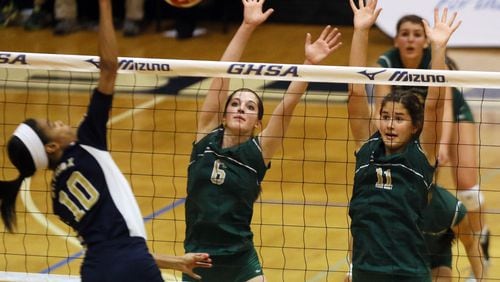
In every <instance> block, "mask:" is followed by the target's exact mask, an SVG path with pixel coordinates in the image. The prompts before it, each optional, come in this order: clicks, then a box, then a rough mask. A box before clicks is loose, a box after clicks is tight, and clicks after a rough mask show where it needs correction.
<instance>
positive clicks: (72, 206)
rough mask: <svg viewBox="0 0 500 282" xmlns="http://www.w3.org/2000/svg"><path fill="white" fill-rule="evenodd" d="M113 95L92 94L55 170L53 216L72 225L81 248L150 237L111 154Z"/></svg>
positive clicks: (130, 190)
mask: <svg viewBox="0 0 500 282" xmlns="http://www.w3.org/2000/svg"><path fill="white" fill-rule="evenodd" d="M112 99H113V97H112V96H111V95H104V94H102V93H99V92H98V91H97V90H95V91H94V94H93V95H92V99H91V101H90V105H89V107H88V112H87V115H86V117H85V119H84V120H83V122H82V123H81V125H80V127H79V129H78V141H77V142H75V143H74V144H72V145H71V146H70V147H69V148H67V149H66V150H65V152H64V154H63V156H62V159H61V161H60V163H59V165H58V166H57V168H56V169H55V170H54V174H53V179H52V191H53V194H52V197H53V208H54V213H55V214H57V215H58V216H59V217H60V219H61V220H62V221H64V222H65V223H66V224H68V225H69V226H71V227H72V228H73V229H74V230H75V231H76V232H77V233H78V236H79V237H80V239H81V240H82V243H83V244H87V245H88V244H97V243H100V242H102V241H106V240H111V239H117V238H124V237H142V238H144V239H145V238H146V232H145V229H144V223H143V220H142V216H141V212H140V210H139V207H138V205H137V202H136V200H135V198H134V195H133V193H132V189H131V188H130V185H129V183H128V181H127V180H126V178H125V176H124V175H123V174H122V172H121V171H120V169H119V168H118V167H117V165H116V164H115V162H114V161H113V159H112V158H111V154H110V153H109V152H108V151H107V142H106V123H107V122H108V118H109V110H110V108H111V104H112Z"/></svg>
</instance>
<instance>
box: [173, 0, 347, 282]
mask: <svg viewBox="0 0 500 282" xmlns="http://www.w3.org/2000/svg"><path fill="white" fill-rule="evenodd" d="M242 2H243V5H244V19H243V23H242V24H241V26H240V27H239V29H238V31H237V32H236V34H235V35H234V37H233V39H232V40H231V42H230V43H229V45H228V47H227V48H226V50H225V52H224V54H223V55H222V58H221V61H233V62H234V61H239V60H240V58H241V55H242V52H243V50H244V47H245V45H246V43H247V41H248V40H249V38H250V36H251V34H252V33H253V31H254V30H255V28H256V27H257V26H259V25H260V24H261V23H263V22H264V21H265V20H266V19H267V18H268V17H269V15H270V14H271V13H272V10H271V9H270V10H267V11H266V12H263V11H262V5H263V4H264V2H265V1H264V0H260V1H259V0H243V1H242ZM339 39H340V34H339V33H338V31H337V29H332V28H331V27H329V26H328V27H326V28H325V29H324V30H323V32H322V33H321V35H320V37H319V38H318V39H317V40H316V41H314V42H312V40H311V35H310V34H307V37H306V43H305V61H304V64H318V63H320V62H321V61H322V60H323V59H324V58H325V57H327V56H328V55H329V54H330V53H332V52H333V51H334V50H336V49H337V48H338V47H339V46H340V42H339ZM306 88H307V83H306V82H292V83H291V84H290V86H289V88H288V90H287V91H286V93H285V95H284V96H283V99H282V101H281V103H280V104H278V106H277V107H276V108H275V110H274V112H273V113H272V115H271V116H270V118H269V121H268V124H267V126H265V127H264V126H263V125H262V117H263V115H264V109H263V104H262V101H261V99H260V97H259V95H258V94H257V93H256V92H254V91H253V90H251V89H247V88H243V89H237V90H235V91H233V92H232V93H228V89H229V79H224V78H214V80H213V82H212V85H211V86H210V90H209V92H208V93H207V96H206V98H205V101H204V103H203V105H202V108H201V110H200V111H199V118H198V129H197V134H196V140H195V142H194V144H193V151H192V154H191V161H190V164H189V168H188V184H187V198H186V239H185V241H184V247H185V249H186V250H190V252H191V251H195V250H196V251H197V252H198V251H201V250H204V251H203V252H208V253H210V256H211V258H212V262H213V267H212V268H210V269H197V270H195V272H196V273H198V274H199V275H201V276H202V277H203V281H217V282H219V281H231V282H244V281H265V276H264V274H263V271H262V267H261V265H260V262H259V259H258V256H257V253H256V250H255V248H254V245H253V233H252V231H251V228H250V224H251V220H252V215H253V204H254V202H255V201H256V199H257V198H258V196H259V193H260V190H261V182H262V180H263V178H264V175H265V173H266V170H267V169H268V167H269V164H270V161H271V158H272V157H273V155H274V153H275V152H276V150H278V149H279V148H280V147H281V144H282V140H283V137H284V135H285V132H286V130H287V128H288V126H289V124H290V121H291V118H292V114H293V111H294V109H295V107H296V105H297V104H298V103H299V101H300V99H301V97H302V94H304V92H305V90H306ZM228 95H229V96H228ZM183 278H184V280H188V281H191V280H190V278H189V277H187V276H186V275H184V277H183Z"/></svg>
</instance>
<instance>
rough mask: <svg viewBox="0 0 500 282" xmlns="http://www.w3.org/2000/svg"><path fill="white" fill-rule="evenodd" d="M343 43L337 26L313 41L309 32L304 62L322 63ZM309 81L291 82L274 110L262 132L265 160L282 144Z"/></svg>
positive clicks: (311, 63)
mask: <svg viewBox="0 0 500 282" xmlns="http://www.w3.org/2000/svg"><path fill="white" fill-rule="evenodd" d="M340 45H342V43H341V42H340V33H339V32H338V30H337V29H336V28H334V29H332V28H331V27H330V26H327V27H326V28H325V29H324V30H323V32H322V33H321V35H320V37H319V38H318V39H317V40H316V41H315V42H314V43H312V42H311V34H309V33H308V34H307V36H306V43H305V56H306V59H305V61H304V64H306V65H314V64H318V63H320V62H321V61H322V60H323V59H324V58H326V57H327V56H328V55H329V54H331V53H332V52H333V51H335V50H337V49H338V48H339V47H340ZM307 85H308V83H307V82H303V81H294V82H292V83H290V86H289V87H288V89H287V91H286V93H285V95H284V96H283V100H282V101H281V103H280V104H279V105H278V106H277V107H276V109H274V112H273V114H272V116H271V118H270V119H269V123H268V125H267V127H266V128H265V129H264V130H262V132H261V134H260V140H261V141H260V142H261V146H262V156H263V157H264V161H265V162H266V163H268V162H269V161H270V160H271V158H272V156H273V155H274V153H275V152H276V150H277V149H278V147H279V146H280V144H281V142H282V139H283V136H284V135H285V132H286V130H287V128H288V125H289V124H290V120H291V119H292V114H293V111H294V110H295V107H296V106H297V104H298V103H299V102H300V99H301V97H302V95H303V94H304V92H305V91H306V88H307Z"/></svg>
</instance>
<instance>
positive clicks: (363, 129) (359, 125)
mask: <svg viewBox="0 0 500 282" xmlns="http://www.w3.org/2000/svg"><path fill="white" fill-rule="evenodd" d="M350 4H351V8H352V11H353V13H354V33H353V35H352V43H351V53H350V55H349V66H357V67H364V66H366V64H367V63H366V61H367V59H366V58H367V53H368V37H369V32H370V28H371V27H372V26H373V24H374V23H375V21H376V20H377V17H378V15H379V14H380V12H381V9H380V8H378V9H377V0H368V2H367V3H366V5H365V4H364V2H363V0H359V1H358V6H359V8H358V7H356V4H355V3H354V0H350ZM347 109H348V114H349V125H350V126H351V131H352V134H353V137H354V139H355V142H356V148H359V147H360V146H361V144H362V142H364V141H365V140H367V139H368V138H369V137H370V135H371V134H372V132H374V130H375V129H374V128H373V122H372V118H374V117H375V115H374V114H373V113H372V107H370V106H369V105H368V97H367V95H366V90H365V85H364V84H350V85H349V100H348V103H347Z"/></svg>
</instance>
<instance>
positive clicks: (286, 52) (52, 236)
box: [0, 24, 500, 282]
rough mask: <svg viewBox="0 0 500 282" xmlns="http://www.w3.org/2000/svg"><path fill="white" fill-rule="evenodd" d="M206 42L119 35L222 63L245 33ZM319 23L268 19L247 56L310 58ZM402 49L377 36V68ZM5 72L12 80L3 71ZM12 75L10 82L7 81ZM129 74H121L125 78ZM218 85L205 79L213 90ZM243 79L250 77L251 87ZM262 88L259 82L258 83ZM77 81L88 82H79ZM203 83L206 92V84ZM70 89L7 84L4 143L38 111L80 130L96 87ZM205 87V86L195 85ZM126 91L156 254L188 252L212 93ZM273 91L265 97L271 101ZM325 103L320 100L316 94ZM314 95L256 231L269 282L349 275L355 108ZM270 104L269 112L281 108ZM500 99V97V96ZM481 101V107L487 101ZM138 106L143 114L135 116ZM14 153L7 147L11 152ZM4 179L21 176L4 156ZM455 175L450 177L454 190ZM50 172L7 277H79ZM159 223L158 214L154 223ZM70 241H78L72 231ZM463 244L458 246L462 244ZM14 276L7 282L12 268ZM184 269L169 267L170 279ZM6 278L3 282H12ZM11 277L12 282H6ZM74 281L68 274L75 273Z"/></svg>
mask: <svg viewBox="0 0 500 282" xmlns="http://www.w3.org/2000/svg"><path fill="white" fill-rule="evenodd" d="M207 27H208V29H209V33H208V34H207V35H205V36H203V37H199V38H193V39H190V40H184V41H177V40H175V39H167V38H163V37H161V35H160V34H159V33H155V32H153V31H147V32H146V33H145V34H143V35H141V36H138V37H136V38H124V37H122V36H121V34H120V33H118V37H119V38H118V43H119V48H120V50H119V55H120V56H123V57H148V58H171V59H200V60H218V58H219V57H220V55H221V54H222V52H223V50H224V48H225V47H226V45H227V43H228V42H229V41H230V39H231V36H232V34H233V33H234V31H235V30H236V26H235V25H233V26H231V27H230V31H229V32H228V33H226V34H224V33H222V32H221V30H222V28H221V27H220V26H219V25H217V24H208V25H207ZM321 30H322V27H321V26H316V25H287V24H266V25H264V26H262V27H260V28H259V29H258V30H257V31H256V32H255V35H254V36H253V38H252V40H251V42H250V43H249V46H248V48H247V50H246V52H245V54H244V56H243V58H242V61H248V62H276V63H301V62H302V60H303V45H304V39H305V34H306V32H311V33H312V34H313V36H317V35H318V34H319V32H320V31H321ZM340 30H341V32H342V34H343V42H344V46H343V47H342V48H341V50H339V51H338V52H337V53H335V54H333V55H332V56H331V57H330V58H329V59H328V60H327V61H326V62H325V64H329V65H340V66H344V65H347V60H348V52H349V47H350V39H351V35H352V30H351V28H350V27H340ZM0 37H1V38H2V40H1V41H0V52H2V51H15V52H39V53H59V54H80V55H95V54H96V53H97V44H96V40H97V39H96V33H95V32H92V31H81V32H77V33H75V34H71V35H69V36H66V37H54V36H52V33H51V31H50V30H48V29H46V30H41V31H37V32H25V31H24V30H23V29H22V28H16V27H13V28H8V29H0ZM390 46H391V40H390V39H389V38H387V37H386V36H385V35H383V34H382V33H381V32H380V31H378V30H374V31H373V32H372V39H371V49H370V54H369V61H370V64H374V62H375V60H376V58H377V56H378V55H379V54H380V53H382V52H383V51H384V50H386V49H387V48H389V47H390ZM450 55H451V56H452V57H453V58H455V59H456V60H457V62H458V64H459V65H460V66H461V67H462V69H466V70H484V71H500V64H496V63H495V62H496V61H499V60H500V59H498V58H500V56H499V55H500V51H498V50H497V49H452V50H450ZM485 62H488V63H487V64H486V63H485ZM0 74H1V76H7V75H6V73H5V72H2V71H1V69H0ZM3 79H4V78H2V80H3ZM127 79H128V78H125V77H124V78H121V80H122V81H125V80H127ZM206 83H207V82H202V84H201V85H202V86H200V87H201V88H203V87H204V86H203V85H206ZM240 83H241V82H240ZM255 83H257V84H258V82H255ZM75 84H77V86H78V82H76V83H75ZM197 87H198V86H197ZM62 88H63V89H62V90H64V91H61V87H59V89H55V90H54V89H51V87H48V86H47V87H46V88H43V87H42V88H40V87H37V88H33V89H31V90H26V89H25V88H24V89H23V88H19V87H16V88H7V87H3V89H2V90H0V92H1V93H2V94H1V95H0V106H1V107H2V112H3V114H1V115H0V120H1V122H0V126H1V130H0V136H1V138H0V140H1V141H0V146H1V147H2V148H4V146H5V140H6V138H7V137H8V136H9V135H10V134H11V132H12V131H13V128H14V126H15V124H17V123H18V122H20V121H22V120H23V119H24V118H26V117H27V116H28V115H29V116H36V117H48V118H50V119H61V120H63V121H66V122H69V123H70V124H72V125H76V124H78V121H79V120H80V117H81V116H82V114H83V112H84V111H85V108H86V105H87V102H88V93H89V89H91V86H90V85H83V86H81V87H76V88H74V87H70V86H67V88H64V87H62ZM193 88H196V87H193ZM131 92H132V91H125V90H124V91H122V92H120V93H119V94H121V95H117V96H116V98H115V104H114V109H113V112H112V118H111V122H110V128H111V129H110V131H109V132H110V141H111V142H110V149H111V151H112V153H113V156H114V158H115V159H116V161H117V163H118V165H119V166H120V168H121V169H122V171H123V172H124V173H125V174H126V176H127V177H128V178H129V180H130V182H131V184H132V186H133V189H134V193H135V195H136V196H137V200H138V202H139V204H140V207H141V210H142V213H143V215H144V216H145V218H146V228H147V231H148V236H149V237H148V239H149V242H150V247H151V250H152V251H153V252H158V253H176V254H181V253H182V252H183V249H182V240H183V237H184V223H183V220H184V206H183V198H184V197H185V182H186V181H185V180H186V179H185V177H186V168H187V164H188V160H189V153H190V148H191V142H192V140H193V136H194V134H193V132H194V129H195V122H196V120H195V119H194V118H193V117H194V114H195V112H196V109H197V108H198V107H199V105H200V102H201V98H196V97H194V96H193V95H183V94H189V93H188V92H190V91H189V90H188V91H185V92H186V93H182V94H181V95H178V96H153V95H142V94H141V95H133V93H131ZM264 95H266V94H264ZM312 96H315V95H312ZM330 98H332V99H333V98H334V97H333V95H331V96H328V99H309V98H307V99H306V100H305V101H304V102H303V103H302V104H301V105H300V106H299V107H298V109H297V110H296V117H295V119H294V121H293V123H292V126H291V127H290V129H289V131H288V134H287V137H288V138H287V139H286V141H285V143H284V146H283V148H282V150H281V152H280V153H278V154H277V156H276V157H275V160H274V161H273V162H272V169H271V170H270V171H269V172H268V175H267V176H266V179H265V182H264V184H263V194H262V197H261V199H259V201H258V203H257V204H256V205H255V215H254V219H253V231H254V233H255V244H256V245H257V246H258V251H259V252H260V255H261V259H262V262H263V265H264V271H265V275H266V277H267V278H268V281H287V282H288V281H308V282H312V281H342V279H343V277H344V274H345V270H346V267H347V265H346V263H345V257H346V247H347V238H348V222H347V219H348V216H347V208H346V206H347V202H348V199H349V197H350V191H351V189H350V184H351V183H352V181H351V179H352V169H353V165H352V163H353V153H352V152H353V148H352V144H348V143H347V142H346V141H345V140H346V139H347V136H348V127H347V120H346V107H345V103H343V102H342V99H333V100H335V102H331V101H330ZM264 99H265V101H266V102H265V104H266V105H265V106H266V109H267V112H268V113H269V112H270V111H271V110H272V108H273V107H274V106H275V105H276V101H275V100H274V99H266V96H264ZM497 100H498V97H497ZM476 104H478V103H476ZM499 107H500V105H499V104H498V101H493V102H491V103H490V104H489V105H488V106H487V107H484V108H482V109H481V108H479V107H474V111H475V114H476V118H477V117H478V115H481V118H482V124H481V143H482V144H483V145H484V146H483V147H482V148H481V167H484V168H485V169H482V170H481V187H482V189H483V190H484V191H485V195H486V199H487V203H488V209H487V213H488V214H487V220H488V224H489V226H490V229H491V232H492V234H493V237H492V243H491V244H492V246H491V250H490V251H491V255H492V256H493V259H492V267H491V268H490V273H489V278H490V279H491V281H495V280H500V267H498V266H499V265H500V258H499V256H500V247H499V245H498V243H497V242H498V240H497V239H496V238H497V234H500V225H498V224H496V221H497V220H499V219H500V215H499V213H500V210H499V209H498V206H499V203H500V194H499V193H500V189H499V188H498V187H497V186H496V185H495V183H498V182H497V181H500V173H499V169H500V167H499V165H498V160H497V159H498V156H499V151H498V146H499V145H500V144H499V141H498V139H499V138H498V137H499V135H498V129H499V128H500V127H499V125H498V124H495V122H496V121H498V120H500V119H499V114H498V108H499ZM134 109H135V110H134ZM3 151H5V150H4V149H3ZM0 161H1V164H2V167H3V168H4V169H3V171H2V178H9V179H10V178H12V177H14V176H15V173H14V171H13V170H12V169H11V165H10V163H9V162H8V160H7V159H6V156H5V152H3V155H2V159H1V160H0ZM448 176H449V173H447V172H445V173H444V174H443V175H442V177H443V178H444V180H443V181H444V182H446V183H449V179H447V178H449V177H448ZM49 182H50V173H45V174H44V173H39V174H38V175H37V176H36V177H34V178H33V179H32V180H31V183H30V184H29V185H27V186H26V187H25V189H24V190H23V192H22V193H21V197H20V200H19V202H18V211H19V212H18V229H17V234H14V235H12V234H6V233H3V232H2V233H0V236H1V237H2V239H1V240H2V243H1V244H0V254H1V256H0V271H4V272H29V273H47V272H50V273H53V274H64V275H67V274H69V275H78V273H79V266H80V263H81V257H82V253H81V247H80V246H79V243H78V241H77V240H76V239H75V238H74V237H73V236H72V235H71V234H72V233H71V232H70V231H69V230H68V228H67V227H66V226H64V225H63V224H61V223H60V222H59V221H58V219H57V218H56V217H55V216H54V215H52V214H51V198H50V191H49V188H48V187H49V185H48V184H49ZM152 217H154V219H151V218H152ZM68 234H70V235H68ZM458 245H459V244H458ZM454 251H455V253H457V254H459V256H458V259H456V263H454V275H456V276H457V277H458V276H460V277H461V278H460V279H458V278H456V279H455V281H462V280H463V279H464V278H466V277H467V275H468V273H469V272H468V267H467V259H466V257H465V252H464V251H463V249H462V248H461V246H457V247H456V248H455V249H454ZM4 275H5V277H8V276H7V275H6V274H5V273H4ZM174 276H177V277H178V276H179V273H175V272H170V271H165V277H166V278H167V279H174ZM5 277H2V274H1V273H0V281H4V280H7V281H8V280H9V279H8V278H5ZM2 279H4V280H2ZM68 279H69V278H68Z"/></svg>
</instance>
